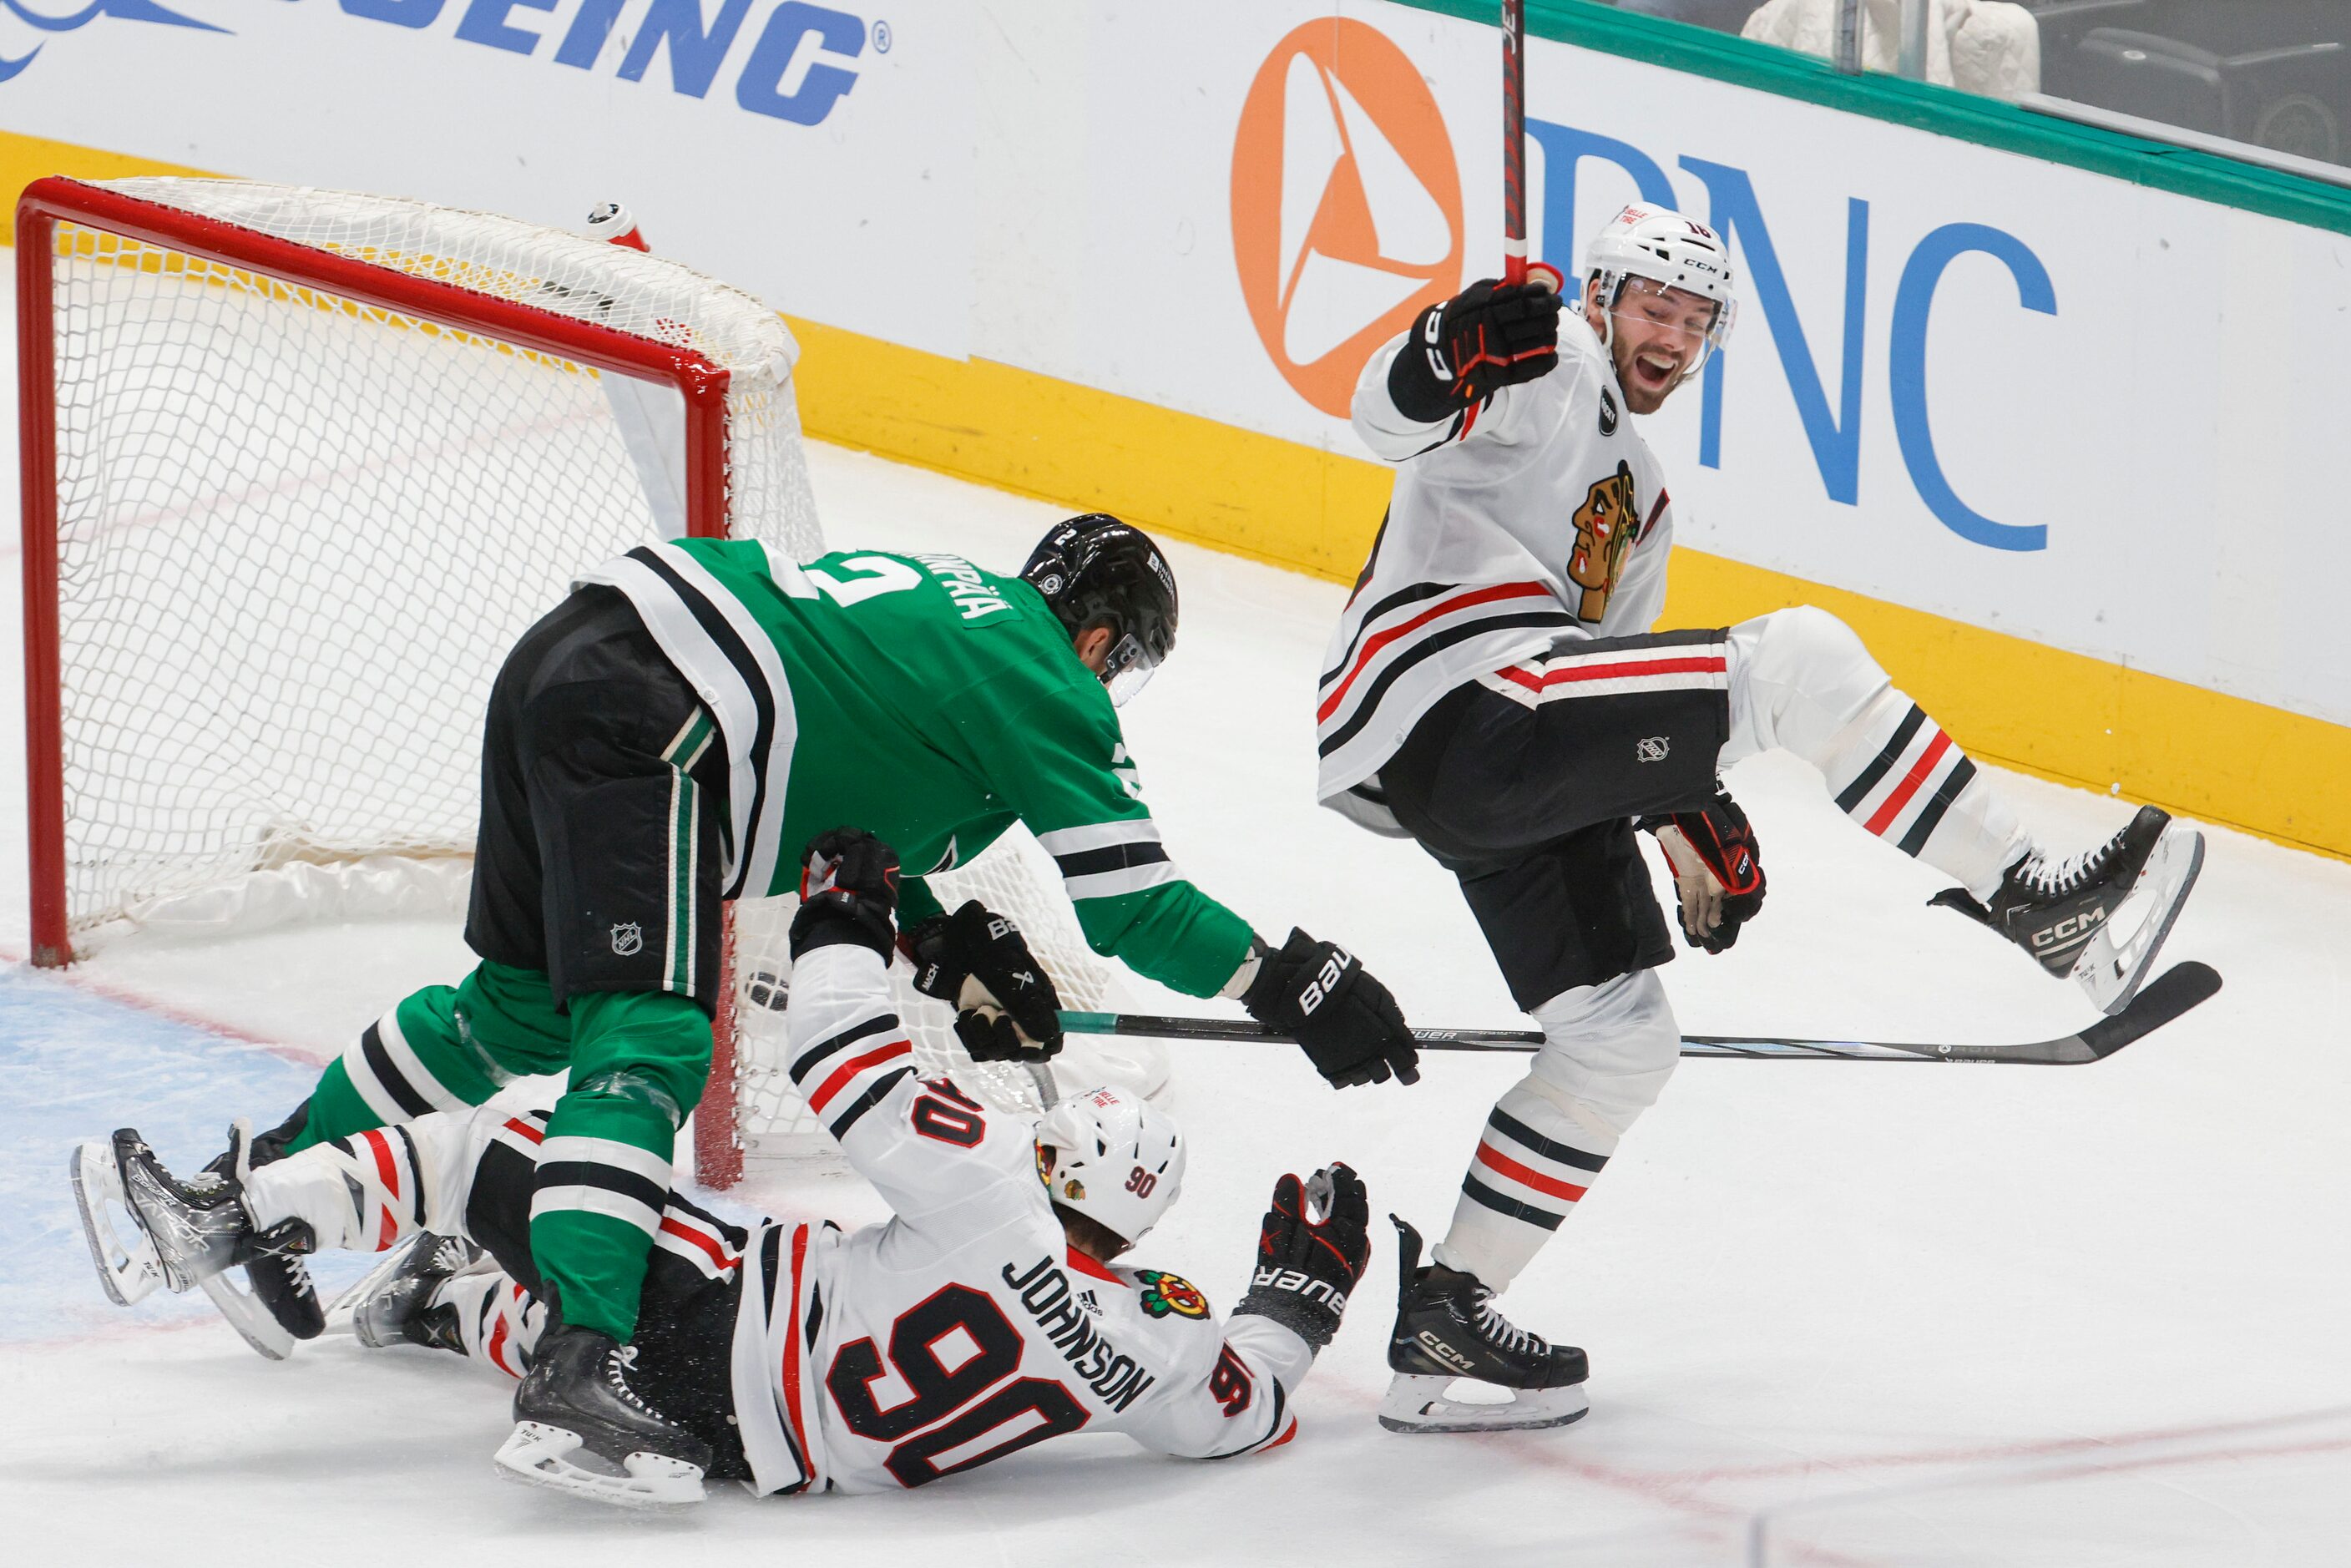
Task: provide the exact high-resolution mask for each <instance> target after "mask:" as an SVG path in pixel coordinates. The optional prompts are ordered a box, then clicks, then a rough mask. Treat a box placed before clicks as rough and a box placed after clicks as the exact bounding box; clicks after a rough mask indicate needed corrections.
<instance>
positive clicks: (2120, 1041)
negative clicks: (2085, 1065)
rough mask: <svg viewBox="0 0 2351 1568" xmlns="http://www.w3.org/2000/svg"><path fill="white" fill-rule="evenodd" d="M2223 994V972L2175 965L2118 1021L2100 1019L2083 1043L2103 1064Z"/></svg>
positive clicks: (2143, 991) (2083, 1034)
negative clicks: (2135, 1041)
mask: <svg viewBox="0 0 2351 1568" xmlns="http://www.w3.org/2000/svg"><path fill="white" fill-rule="evenodd" d="M2219 994H2220V970H2218V969H2215V968H2214V967H2212V966H2211V965H2210V964H2199V963H2197V962H2195V961H2194V960H2192V959H2191V960H2190V961H2189V962H2188V963H2185V964H2174V965H2173V966H2172V967H2170V968H2168V969H2166V970H2165V971H2164V972H2163V973H2162V974H2160V975H2158V976H2157V977H2155V978H2154V979H2152V980H2150V981H2148V982H2147V985H2146V986H2145V987H2143V988H2141V989H2140V991H2139V993H2138V995H2137V996H2136V997H2133V998H2131V1001H2130V1005H2129V1006H2128V1007H2126V1008H2125V1009H2123V1010H2122V1011H2121V1012H2119V1013H2116V1015H2115V1016H2114V1017H2112V1018H2109V1019H2099V1020H2098V1021H2097V1022H2095V1023H2094V1024H2092V1025H2091V1026H2090V1027H2089V1028H2087V1029H2085V1030H2083V1031H2082V1032H2081V1034H2080V1035H2078V1036H2076V1037H2075V1038H2077V1039H2079V1040H2081V1042H2082V1043H2083V1045H2085V1046H2086V1047H2087V1048H2088V1049H2089V1052H2090V1059H2091V1060H2092V1061H2105V1059H2106V1058H2107V1057H2109V1056H2112V1055H2113V1054H2114V1053H2115V1052H2116V1051H2120V1050H2121V1049H2122V1048H2123V1047H2125V1046H2126V1045H2128V1044H2130V1043H2131V1042H2132V1041H2133V1040H2137V1039H2138V1038H2139V1037H2140V1036H2142V1035H2145V1034H2148V1033H2151V1032H2153V1031H2154V1030H2158V1029H2161V1028H2162V1027H2163V1026H2164V1025H2165V1024H2168V1023H2169V1022H2170V1021H2171V1020H2172V1019H2176V1018H2178V1017H2179V1015H2180V1014H2182V1013H2184V1012H2186V1011H2188V1009H2190V1008H2193V1007H2198V1006H2200V1005H2202V1004H2203V1003H2205V1002H2208V1001H2210V1000H2211V999H2212V998H2214V997H2215V996H2217V995H2219Z"/></svg>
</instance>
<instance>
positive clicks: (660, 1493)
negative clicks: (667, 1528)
mask: <svg viewBox="0 0 2351 1568" xmlns="http://www.w3.org/2000/svg"><path fill="white" fill-rule="evenodd" d="M581 1447H582V1445H581V1442H580V1435H579V1434H578V1433H577V1432H570V1431H566V1430H565V1429H564V1428H562V1427H549V1426H547V1425H545V1424H544V1423H541V1422H538V1421H518V1422H517V1423H516V1424H515V1429H514V1433H513V1435H512V1436H510V1437H507V1440H506V1441H505V1442H503V1443H501V1444H499V1445H498V1451H497V1453H496V1456H495V1458H496V1463H497V1466H498V1469H499V1472H500V1473H501V1474H502V1475H504V1476H506V1477H507V1478H508V1479H513V1480H518V1481H528V1482H529V1483H530V1484H531V1485H533V1486H542V1487H552V1488H554V1489H555V1490H558V1491H568V1492H569V1493H571V1494H572V1495H573V1496H575V1497H584V1498H592V1499H594V1500H596V1501H598V1502H601V1503H610V1504H611V1505H612V1506H613V1507H615V1508H681V1507H684V1506H685V1505H686V1504H689V1503H697V1502H700V1501H701V1500H702V1467H701V1466H699V1465H691V1464H688V1463H686V1461H684V1459H674V1458H669V1457H668V1456H666V1455H664V1454H645V1453H637V1454H631V1455H630V1456H629V1457H628V1458H626V1459H623V1460H622V1462H621V1468H622V1471H623V1472H624V1473H622V1474H619V1475H612V1474H608V1473H606V1472H604V1471H601V1470H590V1469H582V1468H581V1467H580V1466H579V1465H576V1464H573V1463H572V1462H571V1455H572V1454H574V1453H576V1452H578V1451H579V1449H580V1448H581Z"/></svg>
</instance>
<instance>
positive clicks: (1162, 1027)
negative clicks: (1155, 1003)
mask: <svg viewBox="0 0 2351 1568" xmlns="http://www.w3.org/2000/svg"><path fill="white" fill-rule="evenodd" d="M2218 990H2220V972H2219V971H2218V970H2216V969H2214V968H2213V967H2211V966H2210V965H2209V964H2198V963H2193V962H2191V963H2186V964H2179V965H2176V966H2174V967H2171V968H2169V969H2167V970H2165V971H2164V972H2163V973H2162V974H2161V975H2160V976H2158V977H2157V978H2156V979H2155V980H2154V981H2153V982H2151V983H2150V984H2148V985H2147V987H2145V988H2143V989H2141V990H2140V992H2139V993H2138V995H2137V997H2135V998H2132V999H2131V1002H2130V1005H2129V1006H2128V1007H2126V1008H2125V1009H2123V1010H2122V1011H2120V1012H2118V1013H2116V1014H2115V1015H2114V1016H2113V1017H2112V1018H2102V1019H2098V1020H2097V1021H2096V1022H2095V1023H2093V1024H2091V1025H2090V1026H2089V1027H2088V1028H2086V1029H2085V1030H2081V1031H2080V1032H2079V1033H2077V1034H2068V1035H2061V1036H2060V1037H2058V1038H2057V1039H2055V1040H2032V1041H2028V1042H2026V1043H2023V1044H2019V1045H1908V1044H1901V1043H1897V1042H1895V1041H1891V1040H1786V1039H1770V1038H1762V1037H1756V1036H1749V1035H1720V1034H1694V1035H1688V1036H1686V1037H1684V1039H1683V1040H1682V1054H1683V1055H1684V1056H1735V1057H1745V1058H1749V1059H1750V1060H1764V1059H1768V1060H1771V1061H1990V1062H2011V1063H2016V1064H2019V1065H2022V1066H2027V1067H2078V1066H2080V1065H2082V1064H2083V1063H2085V1062H2089V1061H2102V1060H2104V1059H2105V1058H2106V1057H2109V1056H2112V1055H2113V1054H2114V1053H2115V1052H2116V1051H2120V1050H2121V1049H2122V1048H2123V1047H2125V1046H2126V1045H2128V1044H2130V1043H2131V1042H2132V1041H2133V1040H2137V1039H2138V1038H2140V1037H2141V1036H2142V1035H2146V1034H2150V1033H2152V1032H2153V1031H2155V1030H2158V1029H2161V1028H2162V1027H2163V1026H2164V1025H2165V1024H2168V1023H2169V1022H2170V1021H2171V1020H2172V1019H2176V1018H2178V1017H2179V1015H2180V1014H2182V1013H2184V1012H2186V1011H2188V1010H2189V1009H2190V1008H2193V1007H2195V1006H2196V1005H2197V1004H2198V1003H2199V1002H2203V1001H2205V1000H2208V999H2209V998H2210V997H2211V996H2212V995H2213V994H2214V993H2215V992H2217V991H2218ZM1061 1027H1062V1029H1064V1030H1068V1031H1069V1032H1070V1033H1071V1034H1132V1035H1147V1036H1151V1037H1154V1038H1156V1039H1160V1040H1266V1041H1271V1040H1282V1041H1288V1040H1290V1039H1291V1037H1290V1036H1289V1035H1286V1034H1277V1033H1275V1032H1274V1031H1273V1030H1269V1029H1267V1028H1266V1027H1265V1026H1264V1025H1262V1024H1257V1023H1251V1022H1249V1020H1248V1019H1207V1018H1173V1017H1166V1016H1161V1015H1154V1014H1149V1013H1080V1012H1065V1013H1063V1014H1062V1015H1061ZM1412 1037H1413V1040H1414V1041H1415V1042H1416V1043H1417V1044H1418V1045H1419V1047H1420V1049H1421V1050H1423V1051H1535V1050H1538V1049H1540V1048H1541V1045H1542V1038H1543V1037H1542V1036H1541V1033H1539V1032H1537V1031H1536V1030H1516V1029H1416V1030H1413V1031H1412Z"/></svg>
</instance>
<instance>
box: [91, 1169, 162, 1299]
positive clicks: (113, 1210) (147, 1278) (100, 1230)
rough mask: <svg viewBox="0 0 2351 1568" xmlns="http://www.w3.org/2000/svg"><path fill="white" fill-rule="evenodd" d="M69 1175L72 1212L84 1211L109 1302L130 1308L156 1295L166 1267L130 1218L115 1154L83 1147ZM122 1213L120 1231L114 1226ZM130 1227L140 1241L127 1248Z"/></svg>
mask: <svg viewBox="0 0 2351 1568" xmlns="http://www.w3.org/2000/svg"><path fill="white" fill-rule="evenodd" d="M67 1172H68V1175H69V1176H72V1177H73V1191H74V1206H75V1207H77V1208H78V1209H80V1210H81V1234H82V1239H84V1240H85V1241H88V1242H89V1260H90V1263H91V1265H92V1266H93V1267H95V1268H96V1269H97V1270H98V1283H99V1288H100V1289H102V1290H103V1291H105V1292H106V1299H107V1300H108V1301H112V1302H113V1303H114V1304H115V1305H116V1306H118V1307H127V1306H129V1305H130V1304H131V1302H133V1301H139V1300H141V1299H142V1298H144V1297H146V1296H148V1295H149V1294H151V1293H152V1292H153V1291H154V1290H155V1288H156V1287H157V1286H159V1285H161V1284H162V1282H163V1265H162V1262H161V1261H159V1260H157V1258H156V1256H155V1243H154V1241H153V1240H152V1239H151V1238H150V1237H149V1236H148V1234H147V1232H146V1231H145V1230H143V1229H141V1228H140V1224H139V1217H138V1216H137V1215H136V1214H133V1213H132V1212H131V1199H130V1197H129V1196H128V1195H126V1194H125V1193H124V1192H123V1190H122V1171H121V1168H120V1166H117V1165H116V1164H115V1163H114V1151H113V1150H112V1149H111V1148H110V1147H108V1146H107V1145H104V1144H83V1145H78V1147H76V1148H75V1150H74V1152H73V1160H72V1163H71V1164H70V1165H69V1166H68V1167H67ZM118 1213H120V1216H121V1217H122V1220H123V1224H122V1225H117V1224H116V1223H115V1216H116V1215H117V1214H118ZM126 1227H127V1228H129V1230H130V1233H131V1235H132V1236H133V1237H135V1238H137V1239H136V1240H134V1241H131V1242H130V1243H129V1244H127V1245H126V1244H125V1243H124V1241H123V1239H122V1235H123V1230H124V1228H126Z"/></svg>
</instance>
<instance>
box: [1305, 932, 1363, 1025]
mask: <svg viewBox="0 0 2351 1568" xmlns="http://www.w3.org/2000/svg"><path fill="white" fill-rule="evenodd" d="M1353 962H1354V959H1353V958H1352V957H1349V956H1347V952H1346V950H1345V949H1344V948H1342V947H1333V948H1332V949H1331V956H1329V957H1328V958H1325V959H1323V960H1322V968H1321V969H1320V970H1318V971H1316V973H1315V976H1314V977H1313V978H1312V979H1311V980H1309V981H1308V982H1307V983H1306V988H1305V989H1304V990H1302V991H1301V992H1299V993H1298V1010H1299V1011H1300V1012H1301V1013H1311V1012H1312V1011H1313V1010H1314V1009H1316V1008H1319V1007H1321V1006H1322V999H1323V998H1325V997H1327V996H1329V995H1330V994H1331V993H1332V991H1334V990H1337V989H1338V988H1339V980H1340V978H1341V977H1343V975H1345V974H1346V972H1347V966H1348V965H1350V964H1352V963H1353Z"/></svg>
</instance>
